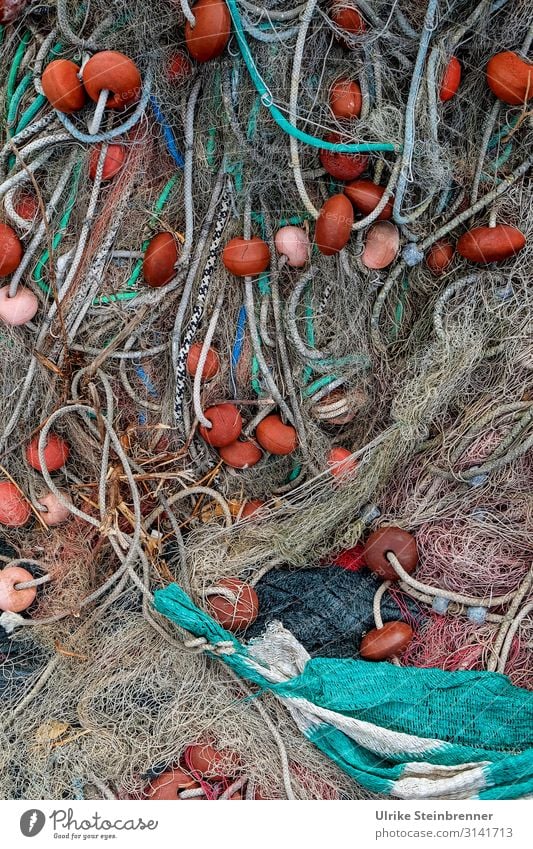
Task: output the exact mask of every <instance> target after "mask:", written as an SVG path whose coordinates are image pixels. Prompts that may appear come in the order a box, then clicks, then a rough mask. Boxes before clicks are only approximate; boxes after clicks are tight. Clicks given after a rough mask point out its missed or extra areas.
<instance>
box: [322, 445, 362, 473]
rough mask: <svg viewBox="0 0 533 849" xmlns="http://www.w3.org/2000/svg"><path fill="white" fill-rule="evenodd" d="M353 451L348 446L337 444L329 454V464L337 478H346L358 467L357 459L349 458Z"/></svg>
mask: <svg viewBox="0 0 533 849" xmlns="http://www.w3.org/2000/svg"><path fill="white" fill-rule="evenodd" d="M351 456H352V452H351V451H349V450H348V448H342V447H341V446H337V447H336V448H332V449H331V451H330V452H329V454H328V466H329V468H330V470H331V474H332V475H333V477H335V478H346V477H348V475H351V474H352V473H353V472H355V470H356V469H357V465H358V464H357V460H354V459H349V458H351Z"/></svg>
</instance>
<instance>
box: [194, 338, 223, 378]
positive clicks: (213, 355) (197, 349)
mask: <svg viewBox="0 0 533 849" xmlns="http://www.w3.org/2000/svg"><path fill="white" fill-rule="evenodd" d="M202 348H203V345H202V343H201V342H194V343H193V344H192V345H191V347H190V348H189V353H188V354H187V371H188V373H189V374H190V375H191V377H194V375H195V374H196V371H197V369H198V363H199V361H200V354H201V353H202ZM219 369H220V360H219V357H218V354H217V352H216V351H215V350H214V349H213V348H208V350H207V358H206V361H205V363H204V368H203V371H202V380H211V378H212V377H214V376H215V374H217V372H218V371H219Z"/></svg>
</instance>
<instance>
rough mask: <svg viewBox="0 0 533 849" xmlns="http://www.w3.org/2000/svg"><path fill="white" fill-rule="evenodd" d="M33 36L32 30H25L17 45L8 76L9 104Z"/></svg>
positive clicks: (7, 99) (7, 91)
mask: <svg viewBox="0 0 533 849" xmlns="http://www.w3.org/2000/svg"><path fill="white" fill-rule="evenodd" d="M30 38H31V32H25V33H24V35H23V36H22V39H21V41H20V44H19V46H18V47H17V51H16V53H15V57H14V59H13V63H12V65H11V68H10V70H9V76H8V78H7V89H6V101H7V104H8V106H9V104H10V103H11V100H12V99H13V95H14V93H15V85H16V82H17V74H18V72H19V68H20V65H21V63H22V59H23V58H24V54H25V53H26V48H27V46H28V43H29V41H30Z"/></svg>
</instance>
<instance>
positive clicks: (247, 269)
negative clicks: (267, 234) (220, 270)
mask: <svg viewBox="0 0 533 849" xmlns="http://www.w3.org/2000/svg"><path fill="white" fill-rule="evenodd" d="M222 262H223V263H224V265H225V267H226V268H227V269H228V271H231V273H232V274H235V275H236V276H237V277H252V276H255V275H256V274H261V272H262V271H266V269H267V268H268V266H269V265H270V251H269V249H268V245H267V243H266V242H264V241H263V240H262V239H260V238H259V237H258V236H252V238H251V239H242V238H240V237H237V238H235V239H231V240H230V241H229V242H228V243H227V245H226V247H225V248H224V250H223V251H222Z"/></svg>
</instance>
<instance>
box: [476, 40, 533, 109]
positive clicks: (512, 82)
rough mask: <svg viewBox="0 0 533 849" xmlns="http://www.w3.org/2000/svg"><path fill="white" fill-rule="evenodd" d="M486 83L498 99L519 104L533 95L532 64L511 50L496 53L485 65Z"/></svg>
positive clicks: (510, 103)
mask: <svg viewBox="0 0 533 849" xmlns="http://www.w3.org/2000/svg"><path fill="white" fill-rule="evenodd" d="M487 84H488V86H489V88H490V90H491V91H492V93H493V94H494V95H495V96H496V97H497V98H498V100H503V102H504V103H508V104H509V105H510V106H520V105H521V104H523V103H526V101H528V100H531V98H532V97H533V65H532V64H531V62H526V60H525V59H522V58H521V57H520V56H517V54H516V53H513V52H512V51H511V50H506V51H504V52H503V53H497V54H496V55H495V56H493V57H492V59H490V60H489V63H488V65H487Z"/></svg>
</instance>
